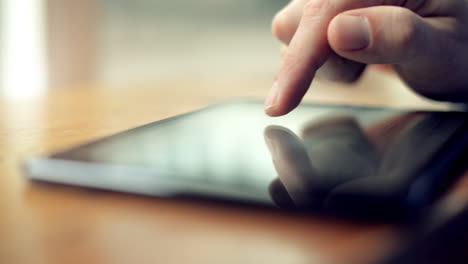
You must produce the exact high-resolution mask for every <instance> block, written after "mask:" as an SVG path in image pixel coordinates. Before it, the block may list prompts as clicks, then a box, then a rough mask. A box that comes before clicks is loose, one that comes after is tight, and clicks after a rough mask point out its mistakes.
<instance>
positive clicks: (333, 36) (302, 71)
mask: <svg viewBox="0 0 468 264" xmlns="http://www.w3.org/2000/svg"><path fill="white" fill-rule="evenodd" d="M273 32H274V34H275V35H276V36H277V37H278V39H280V40H281V41H282V42H283V43H284V44H285V45H287V48H286V50H285V51H284V56H283V62H282V65H281V67H280V70H279V72H278V74H277V76H276V79H275V83H274V85H273V87H272V89H271V90H270V93H269V96H268V99H267V101H266V105H265V107H266V112H267V114H269V115H271V116H280V115H284V114H287V113H288V112H290V111H291V110H293V109H294V108H295V107H296V106H297V105H298V104H299V103H300V101H301V99H302V97H303V96H304V94H305V93H306V91H307V90H308V88H309V86H310V83H311V82H312V80H313V79H314V76H315V74H316V72H317V70H319V68H321V67H322V69H321V71H322V73H324V75H326V76H327V77H328V78H330V79H334V80H339V81H345V82H350V81H354V80H356V79H358V78H359V76H360V75H361V73H362V71H363V70H364V68H365V66H366V65H367V64H391V65H392V66H393V68H394V69H395V71H396V72H397V73H398V74H399V75H400V77H401V78H402V79H403V80H404V81H405V82H406V83H407V84H408V85H409V86H410V87H411V88H413V89H414V90H415V91H416V92H418V93H420V94H422V95H424V96H427V97H430V98H433V99H438V100H449V101H458V102H468V74H467V73H468V1H466V0H293V1H292V2H291V3H290V4H289V5H288V6H287V7H286V8H284V9H283V10H282V11H280V12H279V13H278V15H277V16H276V17H275V19H274V20H273Z"/></svg>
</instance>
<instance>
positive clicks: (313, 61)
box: [265, 0, 426, 116]
mask: <svg viewBox="0 0 468 264" xmlns="http://www.w3.org/2000/svg"><path fill="white" fill-rule="evenodd" d="M424 2H426V1H425V0H412V1H404V0H373V1H369V0H309V1H308V2H307V3H306V4H305V5H304V7H303V12H302V16H301V20H300V22H299V26H298V28H297V30H296V33H295V34H294V37H293V38H292V40H291V42H290V45H289V48H288V50H287V52H286V55H285V56H284V59H283V62H282V65H281V67H280V70H279V72H278V74H277V76H276V80H275V82H274V84H273V86H272V88H271V90H270V92H269V95H268V98H267V100H266V102H265V110H266V113H267V114H268V115H270V116H280V115H284V114H287V113H288V112H290V111H291V110H292V109H294V108H295V107H296V106H297V105H298V104H299V103H300V101H301V100H302V97H303V96H304V94H305V92H306V91H307V89H308V88H309V85H310V83H311V82H312V79H313V78H314V76H315V72H316V71H317V70H318V69H319V68H320V67H321V66H322V65H323V64H324V63H325V61H326V60H327V58H328V56H329V55H330V47H329V45H328V39H327V30H328V25H329V24H330V22H331V20H332V19H333V18H334V17H335V16H336V15H338V14H340V13H342V12H344V11H347V10H352V9H357V8H366V7H371V6H379V5H405V6H407V7H408V8H419V7H420V3H424ZM416 4H418V5H416ZM413 6H414V7H413Z"/></svg>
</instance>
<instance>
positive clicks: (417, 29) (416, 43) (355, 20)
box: [328, 6, 441, 64]
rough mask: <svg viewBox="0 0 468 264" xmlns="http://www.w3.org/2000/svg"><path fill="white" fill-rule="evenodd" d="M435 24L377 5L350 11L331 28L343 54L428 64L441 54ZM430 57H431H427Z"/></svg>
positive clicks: (337, 49)
mask: <svg viewBox="0 0 468 264" xmlns="http://www.w3.org/2000/svg"><path fill="white" fill-rule="evenodd" d="M433 35H435V32H434V30H433V29H432V26H431V25H430V24H429V23H428V22H426V21H425V20H424V19H423V18H421V17H420V16H418V15H417V14H415V13H413V12H412V11H410V10H409V9H406V8H402V7H394V6H377V7H370V8H364V9H355V10H351V11H347V12H344V13H341V14H339V15H338V16H336V17H335V18H334V19H333V20H332V21H331V23H330V25H329V27H328V41H329V44H330V46H331V48H332V49H333V50H334V51H335V52H336V53H337V54H339V55H340V56H342V57H345V58H347V59H350V60H353V61H357V62H362V63H366V64H405V63H411V64H413V63H416V62H417V63H421V64H423V63H425V62H424V60H432V61H433V59H434V58H437V57H438V56H440V53H441V51H440V50H438V49H437V48H435V47H431V46H433V45H434V42H435V41H434V38H435V37H436V36H433ZM428 57H430V58H428Z"/></svg>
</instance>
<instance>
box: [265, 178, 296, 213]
mask: <svg viewBox="0 0 468 264" xmlns="http://www.w3.org/2000/svg"><path fill="white" fill-rule="evenodd" d="M268 192H269V193H270V196H271V199H273V202H274V203H275V204H276V205H277V206H278V207H280V208H295V207H296V206H295V204H294V201H293V200H292V199H291V196H289V194H288V191H287V190H286V188H284V185H283V183H282V182H281V180H280V179H278V178H277V179H275V180H273V181H272V182H271V183H270V186H269V187H268Z"/></svg>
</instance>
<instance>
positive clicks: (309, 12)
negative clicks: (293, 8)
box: [303, 0, 334, 17]
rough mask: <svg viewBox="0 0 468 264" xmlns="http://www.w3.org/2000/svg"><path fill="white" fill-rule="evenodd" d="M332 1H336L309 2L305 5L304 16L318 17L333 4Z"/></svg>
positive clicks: (320, 0)
mask: <svg viewBox="0 0 468 264" xmlns="http://www.w3.org/2000/svg"><path fill="white" fill-rule="evenodd" d="M331 1H334V0H309V1H307V3H306V4H305V5H304V10H303V15H304V16H308V17H314V16H317V15H319V14H321V12H323V10H324V9H326V8H327V7H328V6H329V5H330V4H331Z"/></svg>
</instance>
